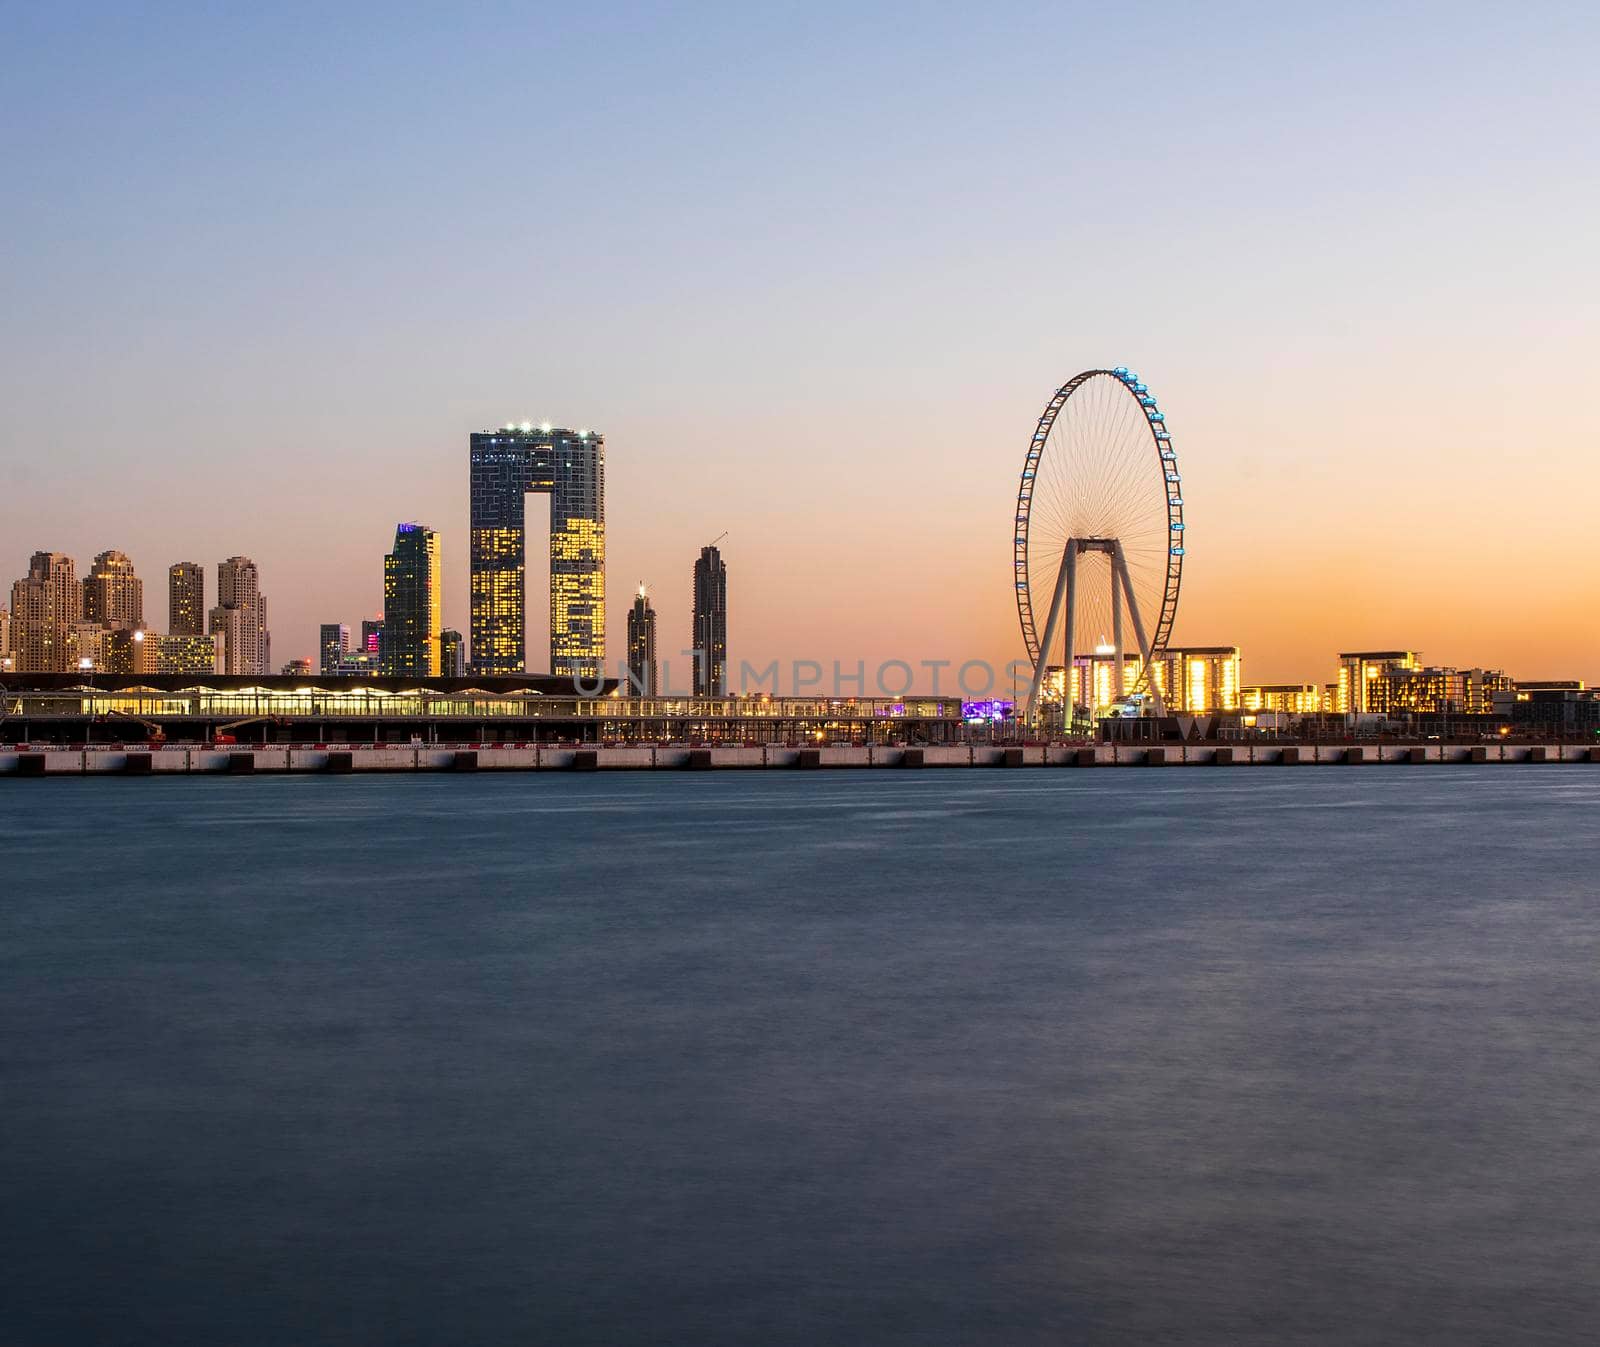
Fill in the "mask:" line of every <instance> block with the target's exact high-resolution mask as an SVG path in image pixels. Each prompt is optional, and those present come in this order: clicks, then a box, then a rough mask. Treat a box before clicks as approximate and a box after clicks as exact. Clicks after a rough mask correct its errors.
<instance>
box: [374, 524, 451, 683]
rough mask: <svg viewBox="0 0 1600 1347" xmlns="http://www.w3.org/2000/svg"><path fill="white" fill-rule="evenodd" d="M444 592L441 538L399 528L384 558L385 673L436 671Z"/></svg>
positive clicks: (428, 531)
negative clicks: (442, 591)
mask: <svg viewBox="0 0 1600 1347" xmlns="http://www.w3.org/2000/svg"><path fill="white" fill-rule="evenodd" d="M442 588H443V584H442V580H441V577H440V573H439V535H438V534H437V533H435V532H434V531H433V530H432V529H431V528H428V527H426V526H425V525H423V524H397V525H395V530H394V551H393V552H391V553H389V555H388V556H386V557H384V559H383V671H384V673H386V674H399V675H406V676H410V677H418V676H421V677H426V676H428V675H430V674H433V675H437V674H438V672H439V631H440V629H441V628H442V627H443V625H444V623H443V621H442V618H441V610H442V607H443V595H442V593H441V590H442Z"/></svg>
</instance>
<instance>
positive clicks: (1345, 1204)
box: [0, 766, 1600, 1347]
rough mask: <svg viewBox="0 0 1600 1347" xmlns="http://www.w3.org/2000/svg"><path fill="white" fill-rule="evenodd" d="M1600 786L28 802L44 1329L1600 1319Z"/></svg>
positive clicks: (16, 1007)
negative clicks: (1599, 877) (1599, 860)
mask: <svg viewBox="0 0 1600 1347" xmlns="http://www.w3.org/2000/svg"><path fill="white" fill-rule="evenodd" d="M1597 806H1600V774H1593V773H1591V772H1589V771H1588V770H1586V769H1585V768H1582V767H1575V766H1552V767H1548V768H1538V767H1512V768H1503V767H1493V766H1490V767H1483V768H1467V767H1448V768H1440V767H1424V768H1399V767H1385V768H1371V769H1367V770H1364V771H1361V772H1351V771H1343V770H1340V769H1333V768H1329V769H1325V770H1297V769H1287V770H1275V769H1263V768H1252V769H1250V770H1248V771H1244V770H1241V771H1238V772H1232V773H1210V772H1200V771H1192V772H1185V773H1155V772H1110V771H1106V772H1096V773H1073V772H1059V773H1057V772H1045V771H1030V772H1024V773H999V772H947V773H941V772H925V773H910V772H872V773H865V772H863V773H859V774H851V773H822V774H805V775H800V774H788V773H776V772H772V773H762V774H746V773H737V774H735V773H708V774H683V775H676V774H674V775H660V776H647V775H638V776H633V775H628V776H601V777H593V776H561V777H555V776H538V777H535V776H520V775H519V776H493V777H490V776H479V777H473V778H455V777H439V776H424V777H418V778H414V779H413V778H406V777H379V778H372V779H367V778H362V777H354V778H349V777H347V778H334V779H319V778H288V779H278V780H273V779H237V780H235V779H215V780H211V779H204V780H194V779H186V780H178V781H171V782H168V781H117V780H93V779H91V780H78V781H72V780H52V781H44V782H28V783H23V782H4V783H0V836H3V837H4V838H5V847H4V850H3V852H0V875H3V878H0V894H3V899H0V1098H3V1100H4V1107H3V1109H0V1180H3V1183H4V1192H5V1194H6V1207H7V1220H6V1221H5V1222H4V1225H3V1230H4V1233H3V1235H0V1240H3V1244H4V1247H3V1248H0V1259H3V1262H4V1266H5V1267H6V1269H7V1282H8V1291H7V1294H6V1296H5V1298H4V1299H5V1304H6V1309H5V1311H4V1320H5V1332H4V1334H3V1335H0V1337H3V1338H4V1340H5V1341H6V1342H17V1343H21V1344H26V1345H28V1347H31V1345H32V1344H48V1347H63V1345H65V1344H76V1343H112V1342H114V1343H118V1344H132V1343H152V1344H153V1343H163V1344H166V1343H188V1342H205V1343H227V1344H250V1345H254V1344H262V1345H263V1347H264V1345H265V1344H284V1343H302V1342H304V1343H310V1342H316V1343H360V1344H386V1345H387V1344H409V1343H416V1344H422V1343H430V1344H431V1343H501V1342H511V1341H516V1342H528V1343H594V1344H635V1343H638V1344H643V1343H652V1344H653V1343H670V1344H676V1343H694V1344H710V1343H715V1344H722V1343H727V1344H789V1343H794V1344H802V1343H804V1344H815V1343H865V1344H902V1343H904V1344H910V1343H918V1344H922V1343H947V1342H948V1343H1030V1344H1031V1343H1039V1344H1052V1347H1055V1345H1058V1344H1062V1343H1126V1342H1135V1343H1218V1344H1221V1343H1260V1344H1277V1343H1299V1342H1327V1343H1355V1342H1360V1343H1414V1342H1424V1343H1451V1344H1461V1343H1491V1342H1493V1343H1504V1342H1523V1341H1527V1342H1534V1341H1551V1342H1579V1341H1587V1340H1589V1339H1590V1338H1591V1337H1592V1335H1593V1327H1592V1326H1593V1324H1594V1323H1595V1322H1596V1321H1600V1253H1597V1250H1600V1215H1597V1214H1596V1212H1595V1209H1594V1200H1593V1197H1594V1194H1595V1192H1596V1191H1600V1107H1597V1106H1600V1088H1597V1085H1596V1081H1597V1079H1600V1070H1597V1068H1600V1047H1597V1043H1600V1032H1597V1031H1600V992H1597V989H1596V975H1595V969H1596V967H1597V955H1600V893H1597V888H1600V886H1597V884H1596V882H1595V879H1594V870H1595V857H1596V843H1597V842H1600V810H1597Z"/></svg>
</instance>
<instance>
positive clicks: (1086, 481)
mask: <svg viewBox="0 0 1600 1347" xmlns="http://www.w3.org/2000/svg"><path fill="white" fill-rule="evenodd" d="M1183 555H1184V527H1183V483H1182V479H1181V477H1180V475H1179V473H1178V458H1177V454H1176V453H1174V451H1173V448H1172V436H1171V434H1170V433H1169V432H1168V430H1167V426H1166V417H1165V415H1164V414H1163V413H1162V411H1161V409H1160V407H1159V406H1158V405H1157V404H1156V399H1155V396H1154V394H1152V393H1151V392H1150V390H1149V389H1148V388H1146V387H1145V385H1144V384H1143V383H1142V382H1141V381H1140V379H1139V376H1138V375H1137V374H1134V373H1133V372H1132V371H1130V370H1128V369H1126V368H1125V367H1122V366H1119V367H1118V368H1116V369H1092V370H1085V371H1084V372H1083V373H1082V374H1079V375H1077V376H1076V377H1075V378H1073V379H1070V380H1068V381H1067V382H1066V383H1065V384H1063V385H1062V386H1061V387H1060V388H1058V389H1057V390H1056V392H1055V394H1054V396H1052V397H1051V399H1050V401H1049V402H1048V403H1047V404H1046V406H1045V409H1044V412H1043V414H1042V415H1041V416H1040V417H1039V425H1038V428H1037V429H1036V430H1035V431H1034V433H1033V439H1032V440H1031V441H1030V442H1029V444H1028V456H1027V458H1026V460H1025V461H1024V462H1023V465H1022V484H1021V486H1020V488H1019V489H1018V492H1017V521H1016V538H1015V562H1014V565H1015V572H1016V576H1015V578H1016V587H1017V616H1018V618H1019V620H1020V621H1021V623H1022V640H1023V644H1024V645H1025V646H1026V648H1027V652H1028V660H1029V662H1030V663H1031V664H1032V665H1033V684H1032V688H1031V690H1030V693H1029V698H1028V714H1029V716H1030V717H1032V718H1033V719H1035V720H1037V719H1038V714H1039V711H1038V708H1039V702H1040V690H1041V688H1042V687H1043V685H1044V681H1045V673H1046V669H1047V668H1049V667H1051V666H1052V665H1059V666H1064V667H1065V668H1066V669H1067V671H1068V674H1067V683H1066V686H1067V688H1068V689H1071V688H1072V687H1074V686H1075V684H1074V682H1073V677H1072V673H1071V670H1072V669H1073V664H1074V659H1075V658H1076V657H1078V656H1083V655H1091V656H1100V657H1109V663H1110V674H1111V678H1110V682H1111V688H1112V693H1113V696H1114V697H1116V698H1117V699H1119V700H1120V699H1122V698H1124V697H1131V696H1134V695H1136V694H1140V693H1145V694H1148V696H1149V698H1150V700H1151V701H1152V702H1153V703H1154V705H1155V706H1156V708H1157V709H1158V710H1159V709H1160V707H1161V696H1160V692H1161V689H1160V686H1159V684H1158V683H1157V682H1156V681H1155V678H1154V675H1153V674H1152V666H1153V665H1154V664H1155V662H1156V661H1158V660H1159V659H1161V657H1162V656H1163V655H1164V654H1165V653H1166V649H1167V642H1168V640H1169V639H1170V637H1171V635H1172V623H1173V619H1174V618H1175V617H1176V616H1177V611H1178V588H1179V584H1180V582H1181V580H1182V578H1183ZM1041 617H1042V618H1043V625H1042V627H1041V625H1040V622H1039V618H1041ZM1125 619H1126V623H1125ZM1125 626H1126V627H1131V628H1132V633H1131V634H1132V637H1133V644H1132V646H1131V648H1130V647H1129V646H1128V645H1127V644H1126V642H1127V636H1128V634H1129V633H1128V632H1127V631H1126V629H1125ZM1063 629H1064V630H1063ZM1125 651H1126V652H1127V653H1128V654H1134V653H1137V656H1138V662H1137V672H1136V673H1135V674H1134V676H1133V678H1132V680H1131V681H1129V680H1128V679H1127V677H1126V675H1125V673H1124V669H1125V661H1124V652H1125ZM1067 710H1068V716H1069V718H1070V714H1071V708H1070V706H1069V707H1068V708H1067Z"/></svg>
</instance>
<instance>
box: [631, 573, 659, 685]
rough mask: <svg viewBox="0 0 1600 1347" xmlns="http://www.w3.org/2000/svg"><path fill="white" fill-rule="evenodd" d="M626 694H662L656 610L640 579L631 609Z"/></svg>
mask: <svg viewBox="0 0 1600 1347" xmlns="http://www.w3.org/2000/svg"><path fill="white" fill-rule="evenodd" d="M622 692H623V693H624V695H626V696H633V697H655V696H659V695H660V678H659V675H658V673H657V664H656V610H655V609H654V608H653V607H651V605H650V592H649V591H648V590H647V589H646V588H645V587H644V584H643V582H642V581H641V582H640V585H639V592H638V593H637V594H635V595H634V596H633V607H632V608H630V609H629V610H628V681H627V683H626V684H625V685H624V687H623V688H622Z"/></svg>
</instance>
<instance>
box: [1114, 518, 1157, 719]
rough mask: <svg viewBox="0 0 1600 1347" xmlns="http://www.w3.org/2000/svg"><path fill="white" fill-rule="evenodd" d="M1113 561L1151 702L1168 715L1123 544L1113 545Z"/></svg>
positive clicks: (1118, 542) (1119, 542)
mask: <svg viewBox="0 0 1600 1347" xmlns="http://www.w3.org/2000/svg"><path fill="white" fill-rule="evenodd" d="M1111 559H1112V561H1113V562H1114V563H1115V565H1116V574H1117V578H1118V579H1120V580H1121V581H1122V592H1123V594H1124V595H1126V596H1127V600H1128V616H1129V617H1130V618H1132V619H1133V635H1134V639H1135V640H1137V641H1138V642H1139V659H1140V660H1141V661H1142V664H1143V672H1144V674H1145V677H1146V679H1147V680H1148V686H1149V688H1150V697H1151V700H1152V701H1154V702H1155V704H1156V714H1157V715H1163V716H1164V715H1166V713H1167V708H1166V703H1165V702H1164V701H1163V700H1162V697H1161V689H1160V688H1158V687H1157V686H1156V671H1155V668H1154V666H1153V663H1152V661H1151V658H1150V642H1149V641H1148V640H1147V639H1146V638H1145V634H1144V622H1143V621H1142V620H1141V619H1140V617H1139V600H1138V599H1136V598H1135V597H1134V595H1133V582H1132V581H1131V580H1130V579H1129V578H1128V558H1127V557H1126V556H1125V555H1124V554H1123V551H1122V543H1121V541H1120V540H1119V541H1117V542H1116V543H1114V544H1113V545H1112V551H1111Z"/></svg>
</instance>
